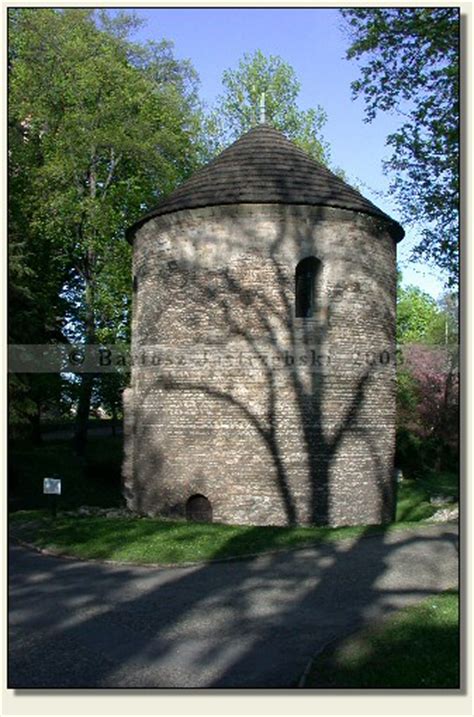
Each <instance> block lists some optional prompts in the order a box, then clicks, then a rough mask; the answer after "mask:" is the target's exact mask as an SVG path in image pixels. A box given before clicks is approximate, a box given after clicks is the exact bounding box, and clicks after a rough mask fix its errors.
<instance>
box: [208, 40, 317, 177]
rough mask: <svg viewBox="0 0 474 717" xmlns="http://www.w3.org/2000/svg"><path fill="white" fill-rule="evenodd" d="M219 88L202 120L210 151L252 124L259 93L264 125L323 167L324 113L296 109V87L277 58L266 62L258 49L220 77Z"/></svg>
mask: <svg viewBox="0 0 474 717" xmlns="http://www.w3.org/2000/svg"><path fill="white" fill-rule="evenodd" d="M222 84H223V85H224V90H225V91H224V94H223V95H221V96H220V97H219V98H218V101H217V104H216V107H215V108H214V110H213V111H212V113H211V115H210V117H209V118H208V131H209V133H210V134H211V135H212V136H213V137H214V138H215V146H214V151H215V152H217V151H219V150H221V149H223V148H224V147H225V146H226V145H228V144H230V143H231V142H233V141H234V140H236V139H238V138H239V137H240V136H241V135H242V134H243V133H244V132H247V131H248V130H250V129H251V128H252V127H253V126H255V125H256V124H258V122H259V117H260V100H261V97H262V94H263V93H265V117H266V120H267V121H268V122H270V123H271V124H272V126H273V127H275V129H278V130H280V131H281V132H283V133H284V134H285V135H286V136H287V137H288V139H291V140H293V141H294V142H295V143H296V144H297V145H299V146H300V147H301V148H302V149H304V150H305V151H306V152H308V154H310V155H311V156H312V157H313V158H314V159H316V160H318V161H320V162H323V163H324V164H327V163H328V158H329V150H328V146H327V144H326V143H325V142H324V140H323V138H322V133H321V130H322V127H323V126H324V124H325V122H326V113H325V112H324V110H323V109H322V107H320V106H318V107H316V108H314V109H309V110H301V109H299V107H298V105H297V98H298V94H299V91H300V83H299V82H298V80H297V78H296V75H295V71H294V69H293V68H292V67H291V66H290V65H289V64H288V63H286V62H284V60H283V59H282V58H281V57H278V56H275V55H269V56H268V57H267V56H265V55H264V54H263V53H262V52H261V50H257V51H256V52H254V53H253V54H249V53H246V54H244V56H243V58H242V59H241V60H240V62H239V64H238V67H237V69H235V70H231V69H229V70H226V71H225V72H224V74H223V79H222Z"/></svg>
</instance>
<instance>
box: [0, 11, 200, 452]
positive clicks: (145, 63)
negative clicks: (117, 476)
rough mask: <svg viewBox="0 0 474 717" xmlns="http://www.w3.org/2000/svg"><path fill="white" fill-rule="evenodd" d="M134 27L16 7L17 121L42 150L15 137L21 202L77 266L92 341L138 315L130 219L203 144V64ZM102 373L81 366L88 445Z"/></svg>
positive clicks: (38, 229) (32, 228)
mask: <svg viewBox="0 0 474 717" xmlns="http://www.w3.org/2000/svg"><path fill="white" fill-rule="evenodd" d="M134 27H135V21H134V19H133V17H131V16H129V15H126V14H122V15H121V16H120V17H119V18H118V21H117V22H115V23H114V22H113V21H112V20H111V18H110V17H109V16H108V15H107V13H100V12H99V13H98V12H96V11H94V10H85V9H71V8H69V9H63V10H56V9H47V8H40V9H38V8H35V9H15V10H11V11H10V25H9V30H10V37H9V48H10V49H9V52H10V55H9V66H10V95H9V100H10V101H9V123H10V126H11V127H15V126H17V127H21V128H22V131H23V135H24V137H23V144H25V143H26V144H28V145H30V146H32V147H35V148H36V152H37V158H36V161H35V162H34V163H29V162H27V161H25V160H24V158H22V156H20V153H19V150H18V153H16V150H17V147H14V148H13V154H14V156H13V157H12V158H11V167H12V168H15V167H16V166H19V167H20V170H21V173H23V174H25V173H26V174H28V194H27V195H26V194H25V193H24V192H23V193H22V195H21V197H20V198H18V197H19V195H18V194H17V199H18V201H19V203H20V206H19V210H18V212H17V214H18V216H20V215H21V213H22V211H23V209H24V208H25V207H26V206H27V205H29V206H30V208H29V209H28V211H27V214H26V216H27V217H28V227H27V233H26V236H27V237H28V238H30V239H31V238H33V237H41V238H42V240H44V241H45V242H47V243H48V244H49V245H50V246H51V248H52V250H53V255H54V257H55V261H56V262H57V263H59V264H60V266H61V269H62V270H66V271H67V276H66V277H63V282H64V283H63V285H62V291H61V295H62V296H63V297H64V298H65V300H66V302H67V303H68V306H69V313H68V316H67V317H66V318H67V323H68V324H69V329H70V335H71V329H72V333H73V334H75V335H76V336H77V335H78V336H79V338H80V340H81V341H82V342H84V343H86V344H93V343H95V342H96V341H97V340H98V335H99V334H100V330H101V329H102V328H104V326H105V327H109V328H111V327H113V326H118V327H119V336H120V331H121V330H122V329H123V326H124V324H126V323H127V321H128V307H129V304H130V298H129V297H130V289H131V276H130V247H129V246H128V245H127V243H126V242H125V241H124V231H125V228H126V227H127V226H128V225H130V224H131V223H133V221H134V219H135V218H137V217H138V216H139V215H141V214H142V213H143V212H144V211H146V209H147V208H149V207H150V206H151V205H153V204H155V203H156V202H157V201H158V200H159V199H160V197H162V196H164V195H165V194H166V193H167V192H169V191H171V189H173V188H174V186H175V185H176V183H177V182H178V181H179V180H181V179H183V178H184V177H186V176H187V175H188V174H189V173H190V172H191V171H192V170H193V169H194V168H195V166H197V164H198V162H199V156H200V155H199V153H200V152H201V151H202V144H201V143H200V141H199V140H200V137H199V118H200V115H199V112H200V109H199V106H198V102H197V94H196V81H197V78H196V76H195V73H194V72H193V70H192V68H191V67H190V66H189V64H188V63H180V62H179V61H177V60H176V59H174V57H173V55H172V49H171V46H170V44H169V43H166V42H162V43H148V45H146V46H139V45H136V44H133V43H131V42H130V41H129V40H128V35H129V32H130V31H131V29H133V28H134ZM20 144H21V143H20ZM12 189H13V191H16V190H15V187H13V188H12ZM59 293H60V292H58V294H59ZM118 317H120V321H118ZM65 323H66V322H65ZM93 381H94V377H93V375H91V374H83V375H82V381H81V391H80V398H79V406H78V422H77V430H76V447H77V450H78V452H83V450H84V446H85V440H86V431H87V418H88V415H89V408H90V402H91V395H92V390H93Z"/></svg>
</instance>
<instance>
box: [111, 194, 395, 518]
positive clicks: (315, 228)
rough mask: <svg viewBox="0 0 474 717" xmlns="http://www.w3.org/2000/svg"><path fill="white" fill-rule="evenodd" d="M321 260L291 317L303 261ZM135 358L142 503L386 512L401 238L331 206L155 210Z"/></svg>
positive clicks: (275, 511)
mask: <svg viewBox="0 0 474 717" xmlns="http://www.w3.org/2000/svg"><path fill="white" fill-rule="evenodd" d="M308 256H315V257H317V258H318V259H319V260H320V261H321V267H322V268H321V272H320V274H319V276H318V284H317V302H316V303H317V310H316V315H315V316H314V317H313V318H311V319H303V318H295V308H294V304H295V267H296V265H297V263H298V262H299V261H300V260H301V259H303V258H305V257H308ZM134 283H135V294H134V315H133V324H132V337H133V351H134V358H135V366H134V368H133V371H132V383H131V388H130V389H128V391H127V393H126V405H125V425H126V435H125V440H126V460H125V462H124V478H125V483H124V485H125V495H126V498H127V502H128V505H129V506H130V507H131V508H133V509H135V510H138V511H140V512H141V513H144V514H149V515H155V514H165V515H170V516H174V515H175V516H183V515H184V514H185V505H186V501H187V500H188V499H189V498H190V497H191V496H192V495H196V494H202V495H204V496H206V497H207V498H208V500H209V501H210V503H211V505H212V510H213V519H214V520H215V521H218V522H225V523H241V524H261V525H271V524H273V525H284V524H288V523H297V524H309V523H319V524H330V525H349V524H370V523H380V522H384V521H387V520H390V519H391V517H392V511H393V498H394V496H393V491H394V486H393V482H392V468H393V452H394V436H395V366H394V358H395V357H394V350H395V345H394V331H395V291H396V270H395V243H394V241H393V239H392V237H391V236H390V234H389V233H388V231H387V225H386V224H385V223H384V222H383V221H381V220H378V219H375V218H373V217H370V216H368V215H365V214H359V213H354V212H351V211H346V210H341V209H330V208H318V207H308V206H285V205H276V204H268V205H253V204H244V205H231V206H218V207H208V208H204V209H194V210H183V211H179V212H176V213H174V214H168V215H164V216H161V217H157V218H155V219H151V220H150V221H149V222H148V223H146V224H145V225H143V226H142V227H141V228H140V229H139V231H138V232H137V234H136V236H135V239H134Z"/></svg>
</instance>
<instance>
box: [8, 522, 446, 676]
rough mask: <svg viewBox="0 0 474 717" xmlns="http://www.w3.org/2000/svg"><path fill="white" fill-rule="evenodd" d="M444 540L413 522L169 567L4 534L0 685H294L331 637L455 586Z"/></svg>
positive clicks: (442, 530) (441, 533)
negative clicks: (64, 555)
mask: <svg viewBox="0 0 474 717" xmlns="http://www.w3.org/2000/svg"><path fill="white" fill-rule="evenodd" d="M457 542H458V541H457V527H456V526H454V525H449V524H443V525H432V526H420V527H418V528H417V529H415V530H410V531H409V532H393V533H384V534H380V535H377V536H367V537H363V538H359V539H354V540H351V541H342V542H340V543H337V544H336V543H335V544H328V545H320V546H317V547H311V548H304V549H300V550H295V551H288V552H284V553H276V554H267V555H261V556H259V557H256V558H253V559H246V560H235V561H227V562H215V563H208V564H201V565H194V566H192V567H179V568H169V567H168V568H156V567H155V568H152V567H136V566H125V565H111V564H105V563H98V562H96V563H92V562H80V561H75V560H67V559H61V558H56V557H51V556H45V555H42V554H39V553H36V552H34V551H32V550H29V549H27V548H24V547H20V546H18V545H11V548H10V557H9V579H10V580H9V582H10V597H9V621H10V625H9V648H10V655H9V680H8V686H9V687H11V688H16V689H24V688H29V689H34V688H175V689H176V688H292V687H296V686H297V685H298V681H299V678H300V677H301V675H302V673H303V671H304V670H305V667H306V666H307V664H308V661H309V660H310V659H311V657H312V656H314V655H315V654H317V653H318V652H319V651H320V650H322V649H323V648H324V647H325V646H326V645H327V644H328V643H330V642H331V641H333V640H335V639H340V638H342V637H344V636H345V635H347V634H349V633H351V632H353V631H354V630H355V629H357V628H359V627H361V626H363V625H366V624H370V623H373V621H375V620H379V619H382V618H385V617H387V616H388V615H389V614H391V613H392V612H393V611H394V610H397V609H399V608H401V607H403V606H405V605H410V604H413V603H416V602H417V601H419V600H421V599H424V598H426V597H427V596H429V595H431V594H433V593H437V592H439V591H441V590H445V589H448V588H451V587H454V586H456V584H457V574H458V553H457ZM407 649H408V647H407Z"/></svg>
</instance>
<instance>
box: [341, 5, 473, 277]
mask: <svg viewBox="0 0 474 717" xmlns="http://www.w3.org/2000/svg"><path fill="white" fill-rule="evenodd" d="M341 13H342V15H343V17H344V19H345V21H346V26H345V27H346V30H347V32H348V34H349V36H350V39H351V43H352V44H351V45H350V47H349V49H348V51H347V54H346V57H347V59H349V60H351V59H355V60H360V61H361V62H365V64H362V65H361V68H360V73H361V78H360V79H359V80H356V81H354V82H353V83H352V90H353V96H354V97H355V98H356V97H360V96H361V97H363V98H364V101H365V111H366V121H367V122H371V121H372V120H373V119H374V118H375V117H376V116H377V115H378V114H379V113H380V112H392V113H396V114H398V115H400V118H401V125H400V127H399V129H398V130H397V131H395V132H394V133H392V134H390V135H389V136H388V137H387V145H388V146H389V147H391V148H392V149H393V153H392V155H391V157H390V158H389V159H388V160H386V161H385V163H384V169H385V171H386V173H388V174H389V175H390V177H391V184H390V190H389V191H390V193H391V194H393V195H394V196H395V197H396V199H397V200H398V203H399V208H400V212H401V214H402V217H403V220H404V222H405V223H406V224H414V225H417V226H419V227H421V229H420V241H419V243H418V244H417V246H416V248H415V250H414V257H416V258H418V259H424V260H428V261H431V262H433V263H434V264H435V265H437V266H438V267H439V268H441V269H443V270H445V271H446V272H447V276H448V284H449V285H451V286H454V285H456V284H457V281H458V221H459V220H458V202H459V168H458V162H459V86H458V84H459V81H458V78H459V75H458V56H459V9H458V8H449V7H439V8H435V7H433V8H370V9H364V8H351V9H343V10H341Z"/></svg>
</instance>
